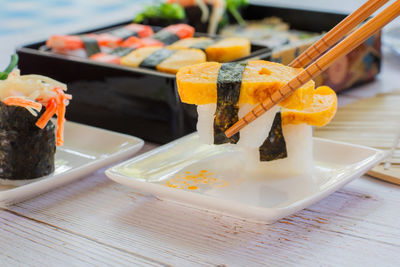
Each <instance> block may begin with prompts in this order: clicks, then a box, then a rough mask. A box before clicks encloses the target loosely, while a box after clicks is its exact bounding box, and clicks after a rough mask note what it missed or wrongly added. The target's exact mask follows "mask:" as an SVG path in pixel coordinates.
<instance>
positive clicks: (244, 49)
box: [206, 37, 251, 62]
mask: <svg viewBox="0 0 400 267" xmlns="http://www.w3.org/2000/svg"><path fill="white" fill-rule="evenodd" d="M250 50H251V49H250V41H249V40H248V39H246V38H242V37H231V38H225V39H222V40H220V41H218V42H216V43H215V44H212V45H210V46H208V47H207V48H206V54H207V60H208V61H216V62H228V61H232V60H235V59H238V58H242V57H245V56H248V55H250Z"/></svg>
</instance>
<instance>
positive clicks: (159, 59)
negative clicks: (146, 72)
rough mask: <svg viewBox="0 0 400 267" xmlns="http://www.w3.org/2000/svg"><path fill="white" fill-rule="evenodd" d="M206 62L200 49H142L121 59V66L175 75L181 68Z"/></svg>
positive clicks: (154, 47)
mask: <svg viewBox="0 0 400 267" xmlns="http://www.w3.org/2000/svg"><path fill="white" fill-rule="evenodd" d="M205 61H206V55H205V54H204V52H203V51H201V50H200V49H178V50H176V49H169V48H163V47H159V46H158V47H157V46H152V47H143V48H139V49H136V50H134V51H132V52H131V53H130V54H128V55H126V56H124V57H122V59H121V64H122V65H125V66H130V67H135V68H137V67H141V68H147V69H155V70H158V71H162V72H167V73H172V74H175V73H177V72H178V70H179V69H180V68H181V67H184V66H189V65H192V64H197V63H202V62H205Z"/></svg>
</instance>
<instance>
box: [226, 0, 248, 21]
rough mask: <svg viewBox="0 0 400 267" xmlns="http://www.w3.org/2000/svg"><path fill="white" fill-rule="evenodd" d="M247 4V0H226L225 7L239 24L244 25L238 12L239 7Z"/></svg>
mask: <svg viewBox="0 0 400 267" xmlns="http://www.w3.org/2000/svg"><path fill="white" fill-rule="evenodd" d="M247 5H248V0H226V9H228V10H229V12H231V14H232V16H233V17H234V18H235V19H236V21H237V22H238V23H239V24H240V25H242V26H243V25H245V24H246V22H245V21H244V19H243V17H242V15H240V13H239V8H241V7H243V6H247Z"/></svg>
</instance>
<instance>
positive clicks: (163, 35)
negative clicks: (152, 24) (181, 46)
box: [151, 30, 180, 45]
mask: <svg viewBox="0 0 400 267" xmlns="http://www.w3.org/2000/svg"><path fill="white" fill-rule="evenodd" d="M151 38H153V39H156V40H158V41H160V42H162V43H164V44H166V45H170V44H172V43H175V42H176V41H179V40H180V38H179V36H177V35H176V34H173V33H170V32H168V31H164V30H161V31H159V32H157V33H156V34H154V35H153V36H152V37H151Z"/></svg>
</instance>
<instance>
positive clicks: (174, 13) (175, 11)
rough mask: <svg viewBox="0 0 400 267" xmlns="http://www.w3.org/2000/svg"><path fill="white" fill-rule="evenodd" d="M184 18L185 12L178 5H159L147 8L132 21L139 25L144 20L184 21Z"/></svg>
mask: <svg viewBox="0 0 400 267" xmlns="http://www.w3.org/2000/svg"><path fill="white" fill-rule="evenodd" d="M185 16H186V14H185V10H184V9H183V7H182V6H180V5H179V4H176V3H174V4H168V3H161V4H159V5H151V6H147V7H146V8H145V9H144V10H143V11H142V12H140V13H139V14H137V15H136V17H135V19H134V20H133V21H134V22H135V23H140V22H142V21H143V20H144V19H146V18H157V19H184V18H185Z"/></svg>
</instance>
